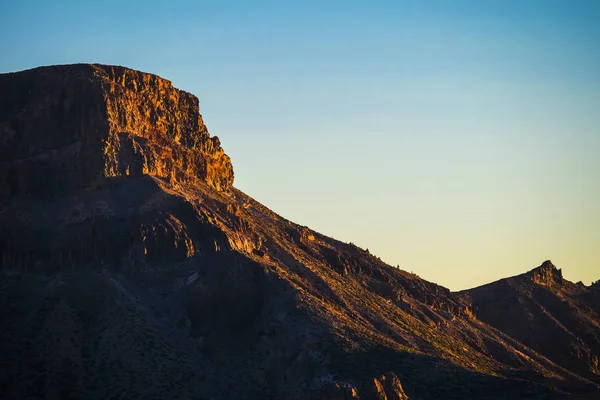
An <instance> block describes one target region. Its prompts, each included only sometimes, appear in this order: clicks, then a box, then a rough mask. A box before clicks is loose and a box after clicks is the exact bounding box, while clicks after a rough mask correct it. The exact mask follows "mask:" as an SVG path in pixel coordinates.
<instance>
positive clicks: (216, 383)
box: [0, 64, 600, 399]
mask: <svg viewBox="0 0 600 400" xmlns="http://www.w3.org/2000/svg"><path fill="white" fill-rule="evenodd" d="M40 72H42V73H40ZM74 77H75V78H74ZM166 82H168V81H166V80H162V78H159V77H156V76H155V75H149V74H145V73H142V72H139V71H133V70H129V69H127V68H125V67H112V66H101V65H96V64H95V65H91V66H90V65H87V64H79V65H74V66H73V65H71V66H59V67H46V68H41V69H33V70H28V71H25V72H21V73H11V74H2V75H0V89H2V90H0V93H1V95H0V134H1V135H2V136H0V137H1V139H0V188H2V193H1V196H0V207H2V208H1V211H2V212H1V213H0V255H1V257H0V259H1V260H2V274H1V275H0V288H1V289H0V301H2V304H5V305H6V306H5V307H4V308H3V309H2V310H0V318H1V319H0V320H1V321H3V322H4V323H3V326H4V328H2V330H0V335H1V336H0V337H2V339H3V340H2V341H0V353H1V354H6V358H7V360H8V362H7V363H6V364H5V365H10V366H11V368H10V369H5V370H3V371H2V372H3V374H2V375H3V376H4V377H5V378H4V379H2V378H0V388H2V390H3V392H4V393H7V394H8V397H9V398H27V397H29V398H38V397H45V396H47V395H52V394H53V395H54V396H56V397H65V396H71V397H74V398H80V397H85V398H112V397H115V398H116V397H121V396H125V397H140V398H141V397H144V398H164V397H165V396H167V397H181V398H198V397H199V398H229V397H234V396H236V397H239V398H339V399H344V398H361V399H371V398H376V399H404V398H411V399H427V398H440V397H444V398H490V399H493V398H506V397H515V396H519V397H524V398H525V397H526V398H562V397H564V398H593V397H594V396H596V395H598V393H599V392H598V390H599V389H598V384H599V383H600V379H599V375H598V372H597V371H596V370H595V369H593V368H592V367H593V366H594V359H593V357H594V356H595V355H596V354H598V353H597V347H596V344H597V343H596V339H594V338H595V337H596V336H594V335H595V334H596V333H597V332H599V331H595V330H593V329H591V328H590V329H591V330H590V329H587V330H586V329H584V328H585V326H584V325H585V324H584V323H585V322H586V321H587V322H589V321H591V322H597V321H598V312H599V311H598V310H599V309H600V306H599V305H600V302H596V301H597V297H596V296H595V294H594V293H595V290H592V289H593V288H592V287H591V286H590V287H589V288H588V287H585V290H584V289H583V288H580V287H579V286H578V285H575V284H572V283H570V282H568V281H566V280H563V279H562V275H561V274H560V273H559V272H556V271H558V270H556V271H555V268H554V266H552V265H551V263H544V264H543V265H542V266H541V267H538V268H536V269H534V270H532V271H530V272H528V273H526V274H522V275H518V276H517V277H513V278H507V279H512V280H511V281H510V282H513V281H515V282H517V283H518V285H517V284H515V285H516V286H514V285H512V283H510V284H507V285H508V289H507V290H504V286H502V287H501V289H502V290H500V291H499V292H498V293H497V296H496V295H495V294H494V296H492V299H490V298H489V297H490V296H489V291H488V290H487V289H486V288H485V287H486V286H488V285H492V287H496V286H498V285H494V284H495V283H494V282H492V283H490V284H488V285H484V286H482V287H479V288H474V289H470V290H468V291H461V292H451V291H450V290H448V289H447V288H444V287H442V286H440V285H437V284H435V283H432V282H428V281H425V280H423V279H421V278H419V277H418V276H416V275H414V274H411V273H409V272H406V271H403V270H400V269H397V268H394V267H392V266H389V265H387V264H385V263H384V262H382V261H381V260H380V259H378V258H377V257H375V256H374V255H372V254H370V253H369V252H368V251H366V250H363V249H360V248H359V247H357V246H354V245H352V244H347V243H343V242H340V241H337V240H335V239H333V238H330V237H327V236H325V235H321V234H319V233H318V232H315V231H313V230H311V229H309V228H307V227H305V226H301V225H298V224H296V223H293V222H291V221H289V220H287V219H285V218H282V217H281V216H279V215H278V214H276V213H275V212H273V211H271V210H270V209H269V208H267V207H266V206H264V205H262V204H261V203H259V202H257V201H256V200H254V199H252V198H251V197H249V196H247V195H246V194H244V193H243V192H241V191H239V190H238V189H236V188H235V187H234V186H233V168H232V166H231V162H230V160H229V157H228V156H227V155H226V154H225V153H224V151H223V149H222V148H221V147H220V143H219V141H218V139H214V138H211V137H210V135H209V133H208V130H207V129H206V126H205V125H204V123H203V122H202V118H201V116H200V114H199V103H198V100H197V98H195V96H192V95H189V96H188V95H187V94H185V93H186V92H183V91H178V89H175V88H173V87H172V85H171V84H170V82H169V83H168V84H167V83H166ZM140 88H142V90H140ZM190 96H191V97H190ZM73 143H75V145H74V144H73ZM78 146H79V147H78ZM22 155H25V156H26V157H25V158H23V157H21V156H22ZM51 182H57V183H54V184H50V183H51ZM539 268H541V269H539ZM534 271H536V272H534ZM527 274H530V275H527ZM559 278H560V279H559ZM501 281H503V282H506V281H505V280H501ZM521 281H524V282H525V281H526V283H522V282H521ZM498 282H500V281H498ZM542 283H545V284H542ZM501 285H504V283H502V284H501ZM563 286H564V287H565V288H566V289H560V288H562V287H563ZM513 287H517V289H518V291H517V292H518V293H527V294H528V293H530V292H531V293H533V292H532V291H535V293H536V296H537V293H538V292H539V290H538V289H539V288H543V290H545V291H543V292H540V293H544V296H547V297H548V296H554V297H557V296H558V295H556V293H558V294H559V295H560V296H562V297H563V298H565V299H567V300H566V301H567V302H568V303H569V304H570V305H572V306H573V307H574V309H573V310H574V311H572V312H570V313H569V312H564V310H563V308H564V307H563V308H558V309H559V311H560V313H559V314H557V315H556V317H555V319H556V320H557V321H562V320H563V319H564V318H567V319H568V321H567V322H569V321H571V320H572V321H575V322H577V326H578V327H580V328H579V331H578V332H581V335H580V336H581V337H580V336H576V335H569V334H565V335H563V336H561V340H560V341H558V342H556V343H553V346H548V345H546V344H545V343H541V344H540V345H537V347H536V343H530V341H531V338H530V336H531V335H530V334H529V333H530V332H529V331H528V330H527V329H523V330H516V331H511V330H510V328H509V327H507V326H506V322H505V321H511V320H512V319H514V315H505V314H502V313H494V312H492V311H493V310H494V309H495V307H496V304H497V303H494V301H496V300H498V299H500V300H502V299H505V298H506V299H508V300H503V301H506V302H510V301H512V300H511V299H512V297H514V293H516V292H514V291H513V289H512V288H513ZM481 288H484V289H481ZM557 288H558V289H557ZM494 290H495V289H494ZM515 290H516V289H515ZM494 293H495V292H494ZM511 296H512V297H511ZM569 296H570V297H569ZM554 297H549V298H550V299H554ZM535 299H538V298H537V297H535ZM545 299H546V297H544V298H543V300H545ZM530 300H531V298H530V297H523V302H524V304H525V305H524V306H523V307H521V308H518V309H519V310H521V309H525V308H526V307H529V306H528V304H529V303H527V302H526V301H530ZM536 301H537V300H536ZM517 302H518V301H517ZM519 304H520V303H519ZM536 304H537V303H536ZM544 304H546V303H544ZM561 304H562V303H561ZM548 307H557V306H556V304H555V302H554V300H551V302H550V303H548ZM559 307H562V306H559ZM546 308H547V307H546ZM551 311H552V310H551ZM550 314H552V312H551V313H550ZM571 314H572V315H573V316H571ZM518 315H520V314H518ZM536 315H538V314H536ZM543 315H545V314H543ZM552 315H553V314H552ZM564 315H567V316H566V317H565V316H564ZM569 318H571V319H569ZM540 321H542V320H540ZM543 321H546V319H544V320H543ZM563 325H564V324H563ZM532 326H535V325H532ZM540 326H543V327H546V325H540ZM594 327H595V325H594ZM525 328H527V325H525ZM594 329H595V328H594ZM557 332H562V331H560V330H557ZM571 333H573V332H571ZM577 338H579V339H580V340H581V341H582V343H583V345H579V342H578V341H577ZM523 342H527V343H528V345H526V344H524V343H523ZM573 345H575V347H574V348H573ZM551 347H555V348H558V349H571V348H573V349H574V351H568V352H567V353H566V354H567V355H566V356H561V354H562V353H560V354H556V353H555V352H553V351H552V349H551ZM578 351H579V353H578ZM596 363H597V359H596ZM590 368H592V369H590ZM106 381H110V382H111V385H108V386H107V385H103V384H102V382H106Z"/></svg>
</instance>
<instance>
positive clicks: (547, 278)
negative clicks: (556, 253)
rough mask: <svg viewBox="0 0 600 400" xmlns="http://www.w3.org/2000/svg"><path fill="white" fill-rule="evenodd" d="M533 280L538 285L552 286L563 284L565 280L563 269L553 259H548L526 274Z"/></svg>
mask: <svg viewBox="0 0 600 400" xmlns="http://www.w3.org/2000/svg"><path fill="white" fill-rule="evenodd" d="M526 275H527V276H528V277H529V278H530V279H531V280H532V281H533V282H535V283H537V284H538V285H543V286H551V285H553V284H561V283H562V281H563V276H562V271H561V270H560V269H558V268H556V266H555V265H554V264H552V261H550V260H546V261H544V262H543V263H542V265H540V266H539V267H537V268H534V269H532V270H531V271H529V272H528V273H527V274H526Z"/></svg>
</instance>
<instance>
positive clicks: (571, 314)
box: [463, 261, 600, 383]
mask: <svg viewBox="0 0 600 400" xmlns="http://www.w3.org/2000/svg"><path fill="white" fill-rule="evenodd" d="M463 293H464V295H465V299H467V301H468V302H469V303H470V304H472V306H473V307H474V308H475V310H476V313H477V318H478V319H480V320H481V321H484V322H485V323H487V324H489V325H491V326H493V327H494V328H496V329H499V330H501V331H502V332H505V333H506V334H508V335H509V336H511V337H512V338H514V339H516V340H518V341H519V342H521V343H523V344H524V345H526V346H527V347H529V348H530V349H532V350H534V351H536V352H537V353H539V354H542V355H543V356H545V357H547V358H548V359H549V360H552V361H553V362H555V363H557V364H560V365H561V366H563V367H565V368H567V369H569V370H570V371H573V372H575V373H577V374H579V375H580V376H583V377H586V378H587V379H590V380H593V381H595V382H596V383H600V365H599V362H598V357H599V355H600V318H599V315H600V287H599V285H598V284H596V285H592V286H591V287H587V286H585V285H583V284H582V283H577V284H574V283H572V282H569V281H568V280H566V279H564V278H563V276H562V272H561V270H560V269H557V268H556V267H555V266H554V265H553V264H552V262H551V261H545V262H544V263H543V264H542V265H540V266H539V267H537V268H535V269H533V270H531V271H529V272H528V273H526V274H523V275H519V276H515V277H512V278H507V279H502V280H500V281H497V282H493V283H490V284H487V285H484V286H480V287H478V288H475V289H471V290H467V291H464V292H463Z"/></svg>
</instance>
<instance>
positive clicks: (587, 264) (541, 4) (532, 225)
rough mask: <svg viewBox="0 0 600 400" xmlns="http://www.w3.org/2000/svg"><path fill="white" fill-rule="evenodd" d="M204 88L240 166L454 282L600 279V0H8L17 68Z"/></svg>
mask: <svg viewBox="0 0 600 400" xmlns="http://www.w3.org/2000/svg"><path fill="white" fill-rule="evenodd" d="M79 62H85V63H87V62H97V63H105V64H116V65H124V66H128V67H131V68H134V69H139V70H142V71H145V72H152V73H155V74H158V75H160V76H162V77H164V78H166V79H169V80H171V81H172V82H173V84H174V85H175V86H176V87H178V88H180V89H184V90H186V91H188V92H191V93H193V94H195V95H197V96H198V97H199V99H200V108H201V113H202V115H203V118H204V121H205V122H206V124H207V126H208V129H209V131H210V132H211V134H212V135H217V136H219V138H220V139H221V143H222V145H223V147H224V148H225V151H226V152H227V153H228V154H229V155H230V156H231V158H232V162H233V165H234V170H235V175H236V178H235V185H236V187H238V188H239V189H241V190H243V191H245V192H246V193H247V194H249V195H251V196H252V197H254V198H255V199H257V200H259V201H260V202H262V203H263V204H265V205H267V206H268V207H269V208H271V209H272V210H274V211H276V212H278V213H279V214H281V215H282V216H284V217H285V218H288V219H291V220H293V221H294V222H297V223H299V224H301V225H306V226H309V227H311V228H313V229H315V230H317V231H320V232H321V233H324V234H326V235H328V236H332V237H335V238H337V239H339V240H342V241H345V242H353V243H355V244H356V245H358V246H361V247H363V248H368V249H369V251H370V252H371V253H372V254H375V255H377V256H379V257H381V258H382V259H383V260H384V261H386V262H388V263H390V264H391V265H394V266H397V265H399V266H400V268H402V269H405V270H408V271H412V272H414V273H416V274H418V275H419V276H421V277H422V278H425V279H427V280H430V281H433V282H436V283H439V284H441V285H444V286H446V287H449V288H450V289H452V290H459V289H465V288H469V287H473V286H477V285H481V284H484V283H487V282H491V281H494V280H496V279H500V278H502V277H506V276H511V275H516V274H520V273H522V272H525V271H527V270H529V269H532V268H534V267H536V266H538V265H540V264H541V263H542V262H543V261H544V260H546V259H550V260H552V261H553V263H554V264H555V265H556V266H557V267H559V268H562V270H563V275H564V276H565V277H566V278H567V279H569V280H572V281H579V280H581V281H583V282H584V283H586V284H589V283H591V282H592V281H595V280H598V279H600V1H597V0H590V1H586V0H560V1H558V0H519V1H515V0H497V1H495V0H486V1H481V0H472V1H463V0H453V1H446V0H438V1H433V0H432V1H427V0H420V1H401V0H395V1H351V0H346V1H327V0H321V1H311V0H305V1H269V2H265V1H263V2H261V1H252V2H250V1H219V2H216V1H187V0H184V1H180V0H172V1H168V2H161V1H155V0H148V1H145V2H131V1H127V0H121V1H113V0H106V1H103V2H87V1H81V0H80V1H64V0H56V1H52V2H49V1H38V0H30V1H20V2H17V1H12V2H9V1H7V0H0V72H9V71H17V70H22V69H27V68H32V67H36V66H40V65H50V64H68V63H79Z"/></svg>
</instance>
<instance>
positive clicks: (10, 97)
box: [0, 64, 233, 202]
mask: <svg viewBox="0 0 600 400" xmlns="http://www.w3.org/2000/svg"><path fill="white" fill-rule="evenodd" d="M0 93H1V97H0V202H5V201H7V200H8V199H9V198H10V197H11V196H14V195H24V196H28V197H44V196H52V195H60V194H64V193H69V192H72V191H75V190H79V189H82V188H90V187H95V186H97V185H101V184H102V183H103V181H104V180H105V179H106V178H111V177H118V176H139V175H144V174H146V175H152V176H157V177H161V178H166V179H168V180H170V181H172V182H185V181H193V180H195V179H201V180H204V181H206V182H207V183H208V184H209V185H211V186H212V187H214V188H215V189H217V190H227V189H228V188H229V187H231V184H232V183H233V168H232V166H231V162H230V160H229V157H228V156H227V155H226V154H225V153H224V151H223V149H222V148H221V145H220V142H219V139H218V138H217V137H210V135H209V133H208V131H207V129H206V126H205V125H204V122H203V120H202V117H201V115H200V113H199V105H198V99H197V98H196V97H195V96H193V95H192V94H190V93H187V92H184V91H181V90H178V89H175V88H174V87H173V85H172V84H171V82H169V81H168V80H166V79H163V78H160V77H158V76H156V75H152V74H147V73H143V72H139V71H134V70H131V69H128V68H124V67H116V66H106V65H95V64H93V65H85V64H81V65H64V66H53V67H42V68H36V69H32V70H28V71H23V72H17V73H10V74H0Z"/></svg>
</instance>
